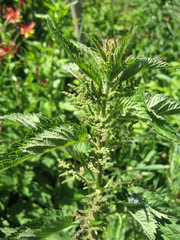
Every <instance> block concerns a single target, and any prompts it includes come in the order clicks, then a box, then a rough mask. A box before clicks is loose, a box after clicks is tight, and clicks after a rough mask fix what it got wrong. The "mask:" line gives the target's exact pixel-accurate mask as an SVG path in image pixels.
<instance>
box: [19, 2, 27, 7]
mask: <svg viewBox="0 0 180 240" xmlns="http://www.w3.org/2000/svg"><path fill="white" fill-rule="evenodd" d="M23 3H24V4H26V5H27V0H19V7H21V6H22V5H23Z"/></svg>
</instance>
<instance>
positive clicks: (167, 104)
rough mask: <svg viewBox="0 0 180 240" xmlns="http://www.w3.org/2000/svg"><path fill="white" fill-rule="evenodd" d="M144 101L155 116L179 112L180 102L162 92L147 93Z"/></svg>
mask: <svg viewBox="0 0 180 240" xmlns="http://www.w3.org/2000/svg"><path fill="white" fill-rule="evenodd" d="M145 103H146V106H147V108H148V110H149V111H152V112H153V113H154V115H156V117H158V115H160V116H164V115H172V114H178V113H180V102H179V101H177V100H175V99H173V98H171V97H167V96H164V95H162V94H154V93H147V94H146V95H145Z"/></svg>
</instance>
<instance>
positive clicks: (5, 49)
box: [0, 42, 17, 57]
mask: <svg viewBox="0 0 180 240" xmlns="http://www.w3.org/2000/svg"><path fill="white" fill-rule="evenodd" d="M16 53H17V48H16V47H15V42H12V43H11V45H10V44H2V45H1V46H0V57H3V56H5V55H11V54H16Z"/></svg>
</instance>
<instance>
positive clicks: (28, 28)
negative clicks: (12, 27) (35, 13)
mask: <svg viewBox="0 0 180 240" xmlns="http://www.w3.org/2000/svg"><path fill="white" fill-rule="evenodd" d="M34 25H35V24H34V22H31V23H29V24H27V25H23V24H22V23H20V26H21V32H20V34H21V35H24V37H25V38H28V37H31V36H32V35H33V33H34V29H33V28H34Z"/></svg>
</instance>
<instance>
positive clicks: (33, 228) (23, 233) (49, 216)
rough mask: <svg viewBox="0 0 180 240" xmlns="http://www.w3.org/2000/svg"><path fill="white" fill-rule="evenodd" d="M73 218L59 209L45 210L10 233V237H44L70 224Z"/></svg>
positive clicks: (27, 239) (29, 239) (34, 239)
mask: <svg viewBox="0 0 180 240" xmlns="http://www.w3.org/2000/svg"><path fill="white" fill-rule="evenodd" d="M72 222H73V218H72V217H71V216H70V215H68V214H67V213H66V212H63V211H61V210H55V209H52V210H47V209H45V211H44V213H43V214H41V216H40V217H39V218H36V219H34V220H32V221H30V222H28V223H26V224H24V225H22V226H21V227H20V228H16V232H15V233H13V234H11V236H10V237H11V239H20V240H40V239H45V238H48V237H50V236H53V235H54V234H56V233H58V232H60V231H62V230H64V229H65V228H67V227H69V226H71V225H72Z"/></svg>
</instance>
